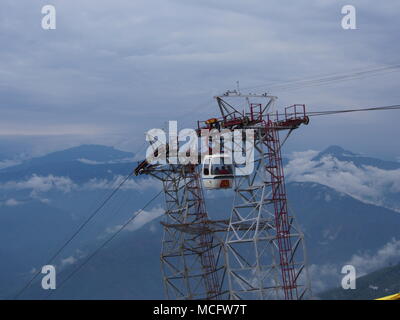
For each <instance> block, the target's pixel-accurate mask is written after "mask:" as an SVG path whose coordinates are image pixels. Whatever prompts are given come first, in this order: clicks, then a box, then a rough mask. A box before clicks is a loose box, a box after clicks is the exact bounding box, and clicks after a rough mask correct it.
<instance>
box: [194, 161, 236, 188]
mask: <svg viewBox="0 0 400 320" xmlns="http://www.w3.org/2000/svg"><path fill="white" fill-rule="evenodd" d="M227 162H228V157H224V156H221V155H207V156H205V157H204V162H203V171H202V179H203V186H204V188H205V189H229V188H232V186H233V177H234V176H233V166H232V164H228V163H227Z"/></svg>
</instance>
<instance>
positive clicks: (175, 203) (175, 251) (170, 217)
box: [141, 164, 224, 300]
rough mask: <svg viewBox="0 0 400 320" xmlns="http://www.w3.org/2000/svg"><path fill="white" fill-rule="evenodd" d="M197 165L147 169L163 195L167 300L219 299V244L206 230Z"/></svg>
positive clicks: (221, 263)
mask: <svg viewBox="0 0 400 320" xmlns="http://www.w3.org/2000/svg"><path fill="white" fill-rule="evenodd" d="M197 169H198V168H197V166H193V165H171V164H168V165H164V166H158V167H156V168H154V167H148V168H146V169H144V170H143V171H142V172H141V174H143V173H147V174H150V175H152V176H154V177H156V178H157V179H159V180H161V181H162V183H163V188H164V195H165V206H166V207H165V215H164V219H163V221H162V222H161V224H162V225H163V228H164V236H163V240H162V251H161V255H160V259H161V269H162V274H163V282H164V290H165V296H166V297H167V298H168V299H190V300H191V299H219V298H221V296H222V292H221V283H220V280H219V273H221V272H223V269H224V266H223V261H220V262H219V264H220V266H219V267H218V266H217V261H216V260H217V257H218V252H220V251H221V248H220V246H221V243H220V242H216V241H215V240H214V236H213V231H212V230H211V229H210V227H209V224H210V222H209V220H208V215H207V212H206V208H205V202H204V196H203V191H202V188H201V183H200V179H199V173H198V171H197Z"/></svg>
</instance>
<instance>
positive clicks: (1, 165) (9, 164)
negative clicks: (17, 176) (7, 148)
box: [0, 160, 21, 169]
mask: <svg viewBox="0 0 400 320" xmlns="http://www.w3.org/2000/svg"><path fill="white" fill-rule="evenodd" d="M20 163H21V161H20V160H3V161H0V169H4V168H8V167H12V166H16V165H17V164H20Z"/></svg>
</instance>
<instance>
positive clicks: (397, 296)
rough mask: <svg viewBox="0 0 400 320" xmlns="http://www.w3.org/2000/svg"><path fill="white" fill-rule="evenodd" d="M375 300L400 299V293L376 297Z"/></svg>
mask: <svg viewBox="0 0 400 320" xmlns="http://www.w3.org/2000/svg"><path fill="white" fill-rule="evenodd" d="M375 300H400V293H396V294H392V295H391V296H387V297H383V298H379V299H375Z"/></svg>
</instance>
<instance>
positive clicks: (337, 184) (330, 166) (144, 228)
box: [0, 145, 400, 299]
mask: <svg viewBox="0 0 400 320" xmlns="http://www.w3.org/2000/svg"><path fill="white" fill-rule="evenodd" d="M134 157H135V155H134V154H133V153H129V152H124V151H119V150H116V149H114V148H112V147H106V146H99V145H83V146H79V147H76V148H71V149H67V150H63V151H58V152H54V153H51V154H48V155H45V156H43V157H37V158H33V159H28V160H25V161H23V162H22V163H20V164H17V165H14V166H9V167H6V168H3V169H1V170H0V189H1V190H2V192H1V198H0V240H1V241H0V257H1V258H2V261H6V262H7V263H4V264H2V265H1V266H0V283H1V286H0V297H2V298H6V299H8V298H12V297H13V296H14V294H15V293H16V292H18V290H19V289H20V288H21V287H23V285H24V284H25V283H27V281H28V280H29V279H30V278H31V277H32V274H34V272H35V271H36V270H38V268H39V267H40V266H41V265H43V264H46V263H47V262H48V258H49V257H50V256H51V255H52V254H53V253H54V252H55V251H56V249H57V248H59V247H60V245H61V244H62V243H64V241H65V239H67V238H68V236H69V235H71V234H73V232H74V231H75V230H76V229H77V227H78V226H79V225H80V224H81V223H82V222H83V221H85V220H86V219H87V218H88V216H89V215H90V213H91V212H93V210H95V208H97V207H98V205H99V204H101V202H102V201H103V199H104V198H105V197H106V196H107V195H109V194H110V192H111V191H112V189H113V187H115V186H116V185H117V184H118V182H119V181H121V179H122V178H123V177H125V176H126V175H127V174H129V172H130V171H131V170H132V169H133V168H134V166H135V164H136V163H135V162H134V161H133V158H134ZM399 169H400V164H398V163H396V162H389V161H384V160H379V159H375V158H372V157H366V156H361V155H357V154H355V153H353V152H350V151H346V150H343V149H342V148H340V147H337V146H332V147H329V148H327V149H326V150H323V151H322V152H316V151H305V152H298V153H294V154H292V155H291V156H290V157H289V158H288V160H287V161H286V173H287V174H286V175H287V189H288V198H289V204H290V207H291V208H293V211H294V213H295V214H296V217H297V221H298V223H299V225H300V227H301V229H302V231H303V232H304V234H305V239H306V245H307V249H308V261H309V271H310V275H311V278H312V282H313V289H314V293H315V294H316V296H318V293H320V292H322V291H325V290H326V289H328V288H334V287H338V285H339V284H340V279H341V277H342V276H343V275H341V273H340V270H341V267H342V266H343V265H344V264H348V263H351V264H354V265H355V266H356V268H357V270H359V275H360V276H362V275H365V274H368V273H370V272H373V271H375V270H378V269H380V268H383V267H386V266H388V265H390V264H396V263H398V262H399V259H400V235H399V231H398V230H400V216H399V213H398V212H397V211H395V210H396V209H397V208H398V207H400V197H399V193H400V192H399V190H400V189H397V185H396V181H397V183H398V180H396V177H397V174H398V171H399ZM371 174H372V176H371ZM338 177H339V178H340V179H338ZM377 182H379V183H377ZM158 190H160V185H159V183H158V182H157V181H154V180H152V179H150V178H147V177H135V178H131V179H130V180H129V181H128V183H126V184H125V186H124V188H123V190H121V191H120V192H119V193H118V194H117V195H116V196H115V198H113V200H112V201H111V202H110V203H108V204H107V205H106V206H105V207H104V208H103V209H102V211H101V212H100V214H99V215H98V216H97V217H96V220H95V221H91V223H89V224H88V225H87V227H86V228H85V232H82V233H81V235H80V236H79V237H77V238H76V239H74V241H72V242H71V243H70V244H69V245H68V246H67V247H66V248H65V250H64V251H63V253H62V255H60V257H59V258H58V259H56V261H54V262H53V263H55V264H56V265H57V268H58V269H57V270H60V272H59V278H60V280H61V281H62V279H63V278H65V277H68V274H69V273H70V272H72V271H73V270H74V268H76V267H77V266H79V265H80V263H82V261H84V259H85V257H87V255H88V254H90V252H92V251H93V250H94V248H96V247H97V246H98V245H99V243H101V241H104V239H105V237H107V236H109V235H110V234H112V230H114V229H115V227H116V226H118V225H121V224H122V223H123V222H125V221H126V219H128V218H129V217H130V216H131V215H132V213H133V212H135V211H136V210H139V209H140V208H141V207H142V206H143V205H144V203H146V202H147V201H148V200H149V199H151V198H152V196H153V195H154V194H155V193H156V192H158ZM231 196H232V194H230V193H217V194H213V195H211V194H208V193H207V197H208V198H207V200H208V201H207V207H208V210H209V213H210V215H211V216H212V217H213V218H227V217H229V214H230V212H229V211H230V207H231V203H232V198H231ZM215 200H217V201H215ZM162 205H163V203H162V201H161V199H159V200H157V201H156V202H155V203H154V204H153V206H152V207H151V208H149V209H148V212H146V215H143V216H144V217H145V218H144V219H143V220H142V221H140V223H139V224H138V225H137V226H134V227H131V228H129V230H126V231H124V232H122V233H121V234H120V235H119V236H118V237H117V238H115V240H114V241H113V242H111V243H110V244H109V245H107V246H106V247H105V248H103V249H102V250H101V252H99V253H98V254H97V256H96V257H95V258H94V259H93V260H91V261H90V263H89V264H87V265H85V266H84V267H82V269H81V270H80V271H79V272H77V273H76V275H75V276H74V277H73V278H71V279H70V280H69V281H68V282H67V283H66V284H65V285H64V286H63V287H62V288H60V289H58V290H57V292H56V293H55V294H54V295H53V297H54V298H62V299H64V298H72V299H94V298H98V299H118V298H121V299H149V298H154V299H156V298H162V297H163V295H162V292H163V290H162V282H161V275H160V267H159V253H160V241H161V236H162V228H161V226H160V224H159V221H160V215H161V214H162ZM39 287H40V286H39V283H38V282H35V283H34V284H33V285H32V287H31V288H30V289H29V290H27V291H26V292H25V293H24V295H23V296H22V298H28V299H29V298H43V291H42V290H41V289H39Z"/></svg>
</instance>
